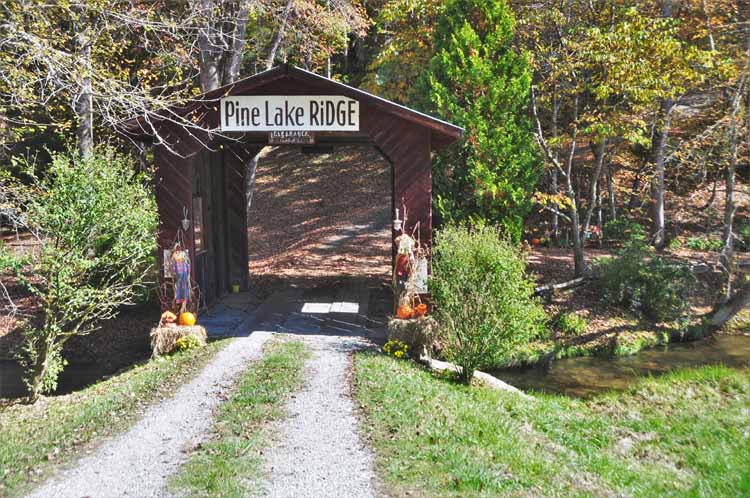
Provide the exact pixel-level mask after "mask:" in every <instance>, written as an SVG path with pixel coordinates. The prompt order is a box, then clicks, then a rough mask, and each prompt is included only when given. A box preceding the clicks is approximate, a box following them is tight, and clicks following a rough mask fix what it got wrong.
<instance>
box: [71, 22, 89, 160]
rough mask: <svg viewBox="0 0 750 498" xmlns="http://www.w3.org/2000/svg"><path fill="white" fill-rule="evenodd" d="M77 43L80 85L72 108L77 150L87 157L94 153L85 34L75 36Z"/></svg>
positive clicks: (87, 47)
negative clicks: (79, 56) (76, 124)
mask: <svg viewBox="0 0 750 498" xmlns="http://www.w3.org/2000/svg"><path fill="white" fill-rule="evenodd" d="M76 41H77V43H78V47H79V50H80V53H81V66H82V67H81V71H82V74H81V83H80V88H79V91H78V94H77V95H76V96H75V97H74V99H73V107H74V109H75V113H76V116H77V117H78V127H77V129H76V138H77V139H78V149H79V150H80V152H81V155H83V156H89V155H91V154H92V153H93V151H94V114H93V92H92V87H91V44H90V43H89V41H88V40H87V39H86V34H85V32H81V33H79V34H78V36H77V40H76Z"/></svg>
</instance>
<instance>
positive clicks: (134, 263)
mask: <svg viewBox="0 0 750 498" xmlns="http://www.w3.org/2000/svg"><path fill="white" fill-rule="evenodd" d="M16 190H17V195H16V196H15V198H16V199H18V201H19V205H21V206H23V207H24V208H25V210H26V215H25V219H26V220H27V225H28V226H27V228H28V229H29V230H30V231H31V232H32V233H33V234H35V235H36V236H37V237H38V238H39V240H40V242H41V244H40V250H39V255H38V256H37V257H35V258H34V260H33V261H32V267H31V268H30V271H31V272H32V273H33V274H34V279H33V280H23V282H25V283H26V285H27V286H28V287H29V290H30V291H31V292H32V293H33V294H34V295H36V296H38V297H39V300H40V302H41V303H43V305H42V315H43V319H42V320H41V323H40V324H39V326H37V327H29V328H27V329H25V330H24V345H23V347H22V348H21V356H20V360H21V362H22V364H23V365H24V367H25V369H26V382H27V384H28V387H29V391H30V392H31V395H32V398H36V397H37V396H38V395H39V394H40V393H42V392H48V391H51V390H54V389H55V386H56V383H57V376H58V374H59V373H60V371H61V370H62V369H63V367H64V360H63V359H62V355H61V354H60V353H61V351H62V346H63V344H64V343H65V341H67V340H68V339H70V338H71V337H73V336H76V335H85V334H88V333H91V332H94V331H95V330H97V329H98V328H99V326H100V324H101V322H102V321H103V320H107V319H110V318H113V317H115V316H116V315H117V313H118V311H119V309H120V307H121V306H124V305H127V304H132V303H134V301H135V300H136V299H137V298H138V296H139V295H140V294H141V293H142V289H143V287H144V286H145V285H147V283H148V278H149V276H150V275H153V273H152V267H153V263H154V252H155V249H156V227H157V222H158V215H157V211H156V203H155V200H154V197H153V194H152V192H151V187H150V185H149V182H148V178H146V177H144V176H142V175H139V174H137V173H136V168H135V166H134V165H133V163H132V161H131V160H130V159H129V158H128V157H126V156H121V155H119V154H117V153H116V152H115V151H114V150H112V149H97V150H96V151H95V153H94V154H92V155H91V156H87V157H82V156H80V155H79V154H77V153H73V152H71V153H69V154H58V155H55V156H54V157H53V161H52V165H51V166H50V169H49V173H48V175H47V176H46V177H45V178H42V179H34V181H33V182H32V184H31V186H30V187H28V188H25V187H23V188H22V187H16Z"/></svg>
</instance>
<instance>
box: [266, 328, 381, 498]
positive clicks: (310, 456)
mask: <svg viewBox="0 0 750 498" xmlns="http://www.w3.org/2000/svg"><path fill="white" fill-rule="evenodd" d="M295 339H299V340H303V341H304V342H305V343H306V344H307V347H308V348H309V349H310V350H311V352H312V357H311V359H310V360H308V363H307V365H306V367H305V368H306V371H307V382H306V384H305V386H304V388H303V389H302V390H301V391H300V392H298V393H297V394H296V395H295V396H294V397H293V398H291V399H290V401H289V402H288V404H287V408H286V409H287V413H288V416H287V417H286V418H285V419H284V420H281V421H280V422H278V423H277V424H275V427H273V432H274V433H275V434H276V439H277V442H276V444H275V445H273V446H272V447H271V448H270V449H269V450H268V451H267V452H266V472H267V474H268V475H270V479H269V481H268V483H267V484H266V493H267V494H265V495H264V496H269V497H273V498H282V497H283V498H304V497H310V498H313V497H314V498H327V497H335V498H364V497H374V496H376V495H375V491H374V481H375V474H374V472H373V456H372V453H371V452H370V450H369V449H368V448H367V447H366V446H365V445H364V443H363V442H362V440H361V439H360V438H359V435H358V431H357V419H356V417H355V414H354V402H353V401H352V399H351V397H350V389H349V379H348V373H349V361H350V360H349V354H350V353H351V351H353V350H356V349H361V348H363V347H366V346H367V344H368V343H366V342H365V341H364V340H362V339H360V338H356V337H341V336H321V335H308V336H297V337H295Z"/></svg>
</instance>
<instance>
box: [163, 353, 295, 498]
mask: <svg viewBox="0 0 750 498" xmlns="http://www.w3.org/2000/svg"><path fill="white" fill-rule="evenodd" d="M307 357H308V353H307V351H306V350H305V347H304V344H302V343H301V342H274V343H272V344H271V346H270V347H268V348H267V350H266V354H265V355H264V357H263V358H262V359H261V360H259V361H258V362H257V363H255V364H254V365H251V366H250V368H249V369H248V370H247V371H246V372H245V373H244V374H243V375H242V377H241V379H240V381H239V383H238V385H237V387H236V390H235V393H234V395H233V396H232V398H231V399H230V400H229V401H227V402H226V403H223V404H222V405H221V406H220V407H219V412H218V415H217V418H216V422H215V425H214V435H213V437H212V439H211V440H210V441H208V442H207V443H204V444H203V445H202V446H201V447H200V448H198V449H196V450H195V451H194V452H193V453H192V454H191V456H190V458H189V459H188V461H187V463H186V464H185V466H184V467H183V468H182V470H181V471H180V473H179V474H178V475H177V476H175V478H174V479H173V482H172V486H173V487H174V488H176V489H178V490H179V491H180V495H181V496H183V495H186V496H189V497H223V498H233V497H243V496H247V495H248V494H249V493H252V492H255V491H257V483H256V480H257V479H258V478H260V476H261V467H262V464H263V460H262V457H261V452H262V451H263V450H264V449H265V447H266V445H267V444H268V433H267V431H266V430H265V429H264V427H263V426H264V424H266V423H267V422H269V421H271V420H274V419H278V418H280V417H282V416H283V402H284V401H285V400H286V398H287V397H288V395H289V394H290V393H291V392H293V391H295V390H296V389H298V388H299V387H300V386H301V385H302V382H303V371H304V363H305V360H306V359H307Z"/></svg>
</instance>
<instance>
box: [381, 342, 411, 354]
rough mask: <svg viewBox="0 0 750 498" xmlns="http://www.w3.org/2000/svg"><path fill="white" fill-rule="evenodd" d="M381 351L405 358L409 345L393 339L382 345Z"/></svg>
mask: <svg viewBox="0 0 750 498" xmlns="http://www.w3.org/2000/svg"><path fill="white" fill-rule="evenodd" d="M383 352H384V353H385V354H387V355H389V356H393V357H394V358H399V359H401V358H406V354H407V353H408V352H409V346H408V345H407V344H406V343H404V342H401V341H399V340H397V339H393V340H390V341H388V342H386V343H385V345H383Z"/></svg>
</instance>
